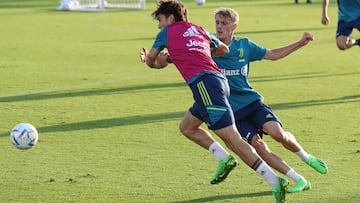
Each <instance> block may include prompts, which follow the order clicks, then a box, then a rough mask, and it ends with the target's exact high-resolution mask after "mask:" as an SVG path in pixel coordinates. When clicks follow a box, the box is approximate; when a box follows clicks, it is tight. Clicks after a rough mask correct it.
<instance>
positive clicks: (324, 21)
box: [321, 15, 330, 25]
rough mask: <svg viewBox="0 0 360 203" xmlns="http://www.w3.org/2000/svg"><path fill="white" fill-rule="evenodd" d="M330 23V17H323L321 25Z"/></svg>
mask: <svg viewBox="0 0 360 203" xmlns="http://www.w3.org/2000/svg"><path fill="white" fill-rule="evenodd" d="M329 22H330V19H329V17H328V16H327V15H324V16H323V17H322V19H321V23H322V24H323V25H328V24H329Z"/></svg>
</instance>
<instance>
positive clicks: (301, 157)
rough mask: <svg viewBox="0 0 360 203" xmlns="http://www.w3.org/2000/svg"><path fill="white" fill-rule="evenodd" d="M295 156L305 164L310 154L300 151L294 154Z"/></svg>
mask: <svg viewBox="0 0 360 203" xmlns="http://www.w3.org/2000/svg"><path fill="white" fill-rule="evenodd" d="M296 154H297V155H298V156H299V157H300V159H301V160H303V161H304V162H306V161H307V160H308V159H309V157H310V154H308V153H307V152H306V151H305V150H303V149H300V151H298V152H296Z"/></svg>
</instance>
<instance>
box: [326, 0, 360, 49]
mask: <svg viewBox="0 0 360 203" xmlns="http://www.w3.org/2000/svg"><path fill="white" fill-rule="evenodd" d="M337 3H338V25H337V30H336V45H337V47H338V48H339V49H340V50H343V51H344V50H347V49H349V48H351V47H353V46H360V39H353V38H352V37H351V34H352V31H353V29H355V28H356V29H357V30H359V31H360V0H351V1H350V0H338V1H337ZM328 7H329V0H323V2H322V19H321V23H322V24H323V25H328V24H329V20H330V18H329V16H328Z"/></svg>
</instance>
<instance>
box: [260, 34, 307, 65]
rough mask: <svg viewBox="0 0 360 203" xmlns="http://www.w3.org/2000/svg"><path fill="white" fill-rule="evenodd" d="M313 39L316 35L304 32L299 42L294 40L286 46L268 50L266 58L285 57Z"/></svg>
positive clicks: (276, 58)
mask: <svg viewBox="0 0 360 203" xmlns="http://www.w3.org/2000/svg"><path fill="white" fill-rule="evenodd" d="M312 40H314V35H312V34H311V33H309V32H304V34H303V36H302V38H301V39H300V40H299V41H297V42H294V43H292V44H289V45H287V46H284V47H280V48H276V49H269V50H267V51H266V54H265V56H264V59H268V60H273V61H275V60H278V59H281V58H284V57H286V56H288V55H289V54H291V53H293V52H294V51H296V50H298V49H300V48H301V47H303V46H305V45H307V44H308V43H309V42H310V41H312Z"/></svg>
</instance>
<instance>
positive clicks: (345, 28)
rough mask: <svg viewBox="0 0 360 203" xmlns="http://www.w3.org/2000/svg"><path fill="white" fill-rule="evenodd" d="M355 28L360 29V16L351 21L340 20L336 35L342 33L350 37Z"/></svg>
mask: <svg viewBox="0 0 360 203" xmlns="http://www.w3.org/2000/svg"><path fill="white" fill-rule="evenodd" d="M354 28H356V29H357V30H359V31H360V18H358V19H356V20H354V21H350V22H345V21H342V20H341V21H339V22H338V26H337V30H336V37H338V36H340V35H342V36H347V37H350V36H351V33H352V31H353V29H354Z"/></svg>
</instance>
